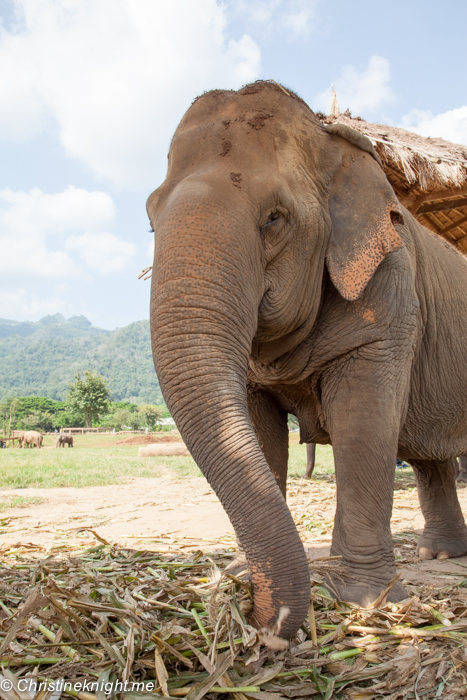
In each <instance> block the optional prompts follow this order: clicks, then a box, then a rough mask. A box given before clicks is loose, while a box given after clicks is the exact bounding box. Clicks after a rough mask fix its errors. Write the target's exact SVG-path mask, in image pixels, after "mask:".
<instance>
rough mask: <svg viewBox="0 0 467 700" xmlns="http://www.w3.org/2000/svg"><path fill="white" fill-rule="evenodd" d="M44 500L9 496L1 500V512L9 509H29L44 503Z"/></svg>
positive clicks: (32, 497) (34, 497) (33, 497)
mask: <svg viewBox="0 0 467 700" xmlns="http://www.w3.org/2000/svg"><path fill="white" fill-rule="evenodd" d="M43 500H44V499H43V498H39V497H36V496H7V497H6V498H2V499H0V512H1V511H3V510H8V509H9V508H27V507H28V506H31V505H35V504H37V503H42V501H43Z"/></svg>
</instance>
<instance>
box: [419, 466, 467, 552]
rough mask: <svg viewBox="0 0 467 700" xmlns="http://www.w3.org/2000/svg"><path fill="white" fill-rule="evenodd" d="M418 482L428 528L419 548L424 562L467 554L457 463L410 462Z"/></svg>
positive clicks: (466, 531)
mask: <svg viewBox="0 0 467 700" xmlns="http://www.w3.org/2000/svg"><path fill="white" fill-rule="evenodd" d="M410 463H411V465H412V467H413V469H414V473H415V479H416V481H417V488H418V498H419V501H420V507H421V509H422V512H423V516H424V518H425V529H424V531H423V534H422V535H421V536H420V539H419V541H418V545H417V553H418V555H419V557H420V558H421V559H434V558H438V559H448V558H450V557H461V556H463V555H464V554H466V553H467V527H466V525H465V522H464V516H463V515H462V510H461V507H460V504H459V500H458V498H457V492H456V481H455V478H456V460H455V459H447V460H444V461H434V460H423V461H422V460H410Z"/></svg>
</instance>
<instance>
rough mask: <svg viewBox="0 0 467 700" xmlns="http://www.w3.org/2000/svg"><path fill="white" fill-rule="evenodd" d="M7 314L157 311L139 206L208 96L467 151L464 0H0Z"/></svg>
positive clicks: (0, 267) (0, 192)
mask: <svg viewBox="0 0 467 700" xmlns="http://www.w3.org/2000/svg"><path fill="white" fill-rule="evenodd" d="M0 17H1V24H0V251H1V252H0V317H1V318H10V319H16V320H38V319H39V318H41V317H42V316H44V315H46V314H53V313H57V312H60V313H62V314H64V315H65V316H66V317H69V316H72V315H76V314H84V315H86V316H87V317H88V318H89V319H90V320H91V321H92V322H93V323H94V324H95V325H98V326H101V327H103V328H108V329H112V328H115V327H119V326H120V327H121V326H124V325H126V324H128V323H131V322H132V321H136V320H139V319H141V318H148V306H149V284H150V283H149V282H143V281H138V280H137V274H138V272H139V271H140V270H141V269H142V268H143V267H146V266H147V265H149V264H150V263H151V261H152V253H151V250H152V235H151V234H150V233H149V225H148V221H147V216H146V211H145V202H146V199H147V197H148V195H149V194H150V193H151V192H152V190H154V189H155V188H156V187H157V186H158V185H159V184H160V183H161V182H162V180H163V179H164V175H165V168H166V162H167V159H166V153H167V149H168V144H169V143H170V139H171V136H172V134H173V131H174V130H175V128H176V126H177V123H178V121H179V120H180V118H181V116H182V115H183V113H184V111H185V110H186V109H187V108H188V106H189V105H190V102H191V100H192V99H193V98H194V97H195V96H196V95H197V94H199V93H200V92H202V91H204V90H208V89H211V88H238V87H240V86H241V85H242V84H244V83H245V82H249V81H252V80H255V79H258V78H274V79H275V80H278V81H280V82H282V83H284V84H285V85H287V86H289V87H290V88H292V89H293V90H295V91H296V92H298V93H299V94H300V95H301V96H302V97H303V98H304V99H305V100H306V101H307V102H308V104H309V105H310V106H311V107H312V108H314V109H316V110H318V109H319V110H321V111H325V112H326V111H328V110H329V105H330V89H331V83H333V84H334V86H335V88H336V91H337V97H338V100H339V104H340V107H341V110H342V111H344V110H345V109H346V108H347V107H349V108H350V109H351V111H352V113H353V114H354V115H360V116H362V117H363V118H365V119H367V120H369V121H379V122H382V123H388V124H393V125H396V126H405V127H406V128H409V129H412V130H414V131H418V132H419V133H421V134H423V135H425V136H441V137H444V138H446V139H449V140H452V141H455V142H458V143H464V144H467V78H466V73H467V71H466V68H467V40H466V38H465V29H466V27H467V2H465V0H445V1H444V2H443V3H440V2H432V1H431V0H424V2H422V1H419V0H404V1H402V0H391V1H389V2H388V1H386V2H382V1H380V0H372V1H370V0H352V2H349V0H334V1H333V2H325V1H324V0H268V1H267V2H266V1H263V0H249V1H247V0H225V1H224V2H221V1H220V0H217V1H216V0H170V2H167V0H0Z"/></svg>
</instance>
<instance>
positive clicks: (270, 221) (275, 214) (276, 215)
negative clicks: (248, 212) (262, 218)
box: [261, 211, 281, 228]
mask: <svg viewBox="0 0 467 700" xmlns="http://www.w3.org/2000/svg"><path fill="white" fill-rule="evenodd" d="M280 218H281V215H280V214H279V213H278V212H277V211H275V212H273V213H272V214H270V216H269V219H268V220H267V221H266V223H265V224H264V225H263V226H262V227H261V228H265V227H266V226H271V224H273V223H274V222H275V221H277V219H280Z"/></svg>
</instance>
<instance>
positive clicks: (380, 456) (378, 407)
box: [323, 367, 407, 607]
mask: <svg viewBox="0 0 467 700" xmlns="http://www.w3.org/2000/svg"><path fill="white" fill-rule="evenodd" d="M347 369H348V368H347ZM349 374H350V376H349ZM379 379H381V378H380V377H378V376H374V375H373V376H372V371H371V369H369V370H368V371H365V369H364V370H363V371H358V367H357V369H355V368H354V369H353V372H352V373H349V372H347V374H346V376H345V377H344V378H343V381H341V380H340V378H339V377H333V378H331V380H330V381H329V384H328V385H327V386H323V408H324V410H325V415H326V422H327V423H328V429H329V433H330V436H331V441H332V445H333V451H334V461H335V469H336V486H337V509H336V516H335V521H334V531H333V539H332V547H331V554H332V555H340V556H341V561H340V565H341V567H342V568H343V572H344V575H343V576H342V578H340V577H338V576H335V577H332V578H331V584H332V586H333V587H334V589H335V592H337V595H338V598H339V599H340V600H343V601H347V602H352V603H356V604H359V605H362V606H364V607H366V606H368V605H370V604H371V603H372V602H373V601H374V600H376V598H377V597H378V596H379V595H380V594H381V593H382V591H383V590H384V589H385V588H386V586H387V585H388V584H389V583H390V582H391V580H392V579H393V578H395V576H396V567H395V560H394V551H393V543H392V537H391V528H390V521H391V513H392V502H393V490H394V473H395V468H394V467H395V463H396V452H397V442H398V427H399V424H400V411H401V408H400V398H398V395H397V387H394V386H393V387H387V386H385V384H384V383H383V382H380V381H378V380H379ZM399 396H400V395H399ZM406 597H407V594H406V591H405V589H404V587H403V586H402V584H401V583H398V582H396V583H395V584H394V585H393V586H392V587H391V589H390V590H389V593H388V600H389V601H398V600H403V599H404V598H406Z"/></svg>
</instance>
